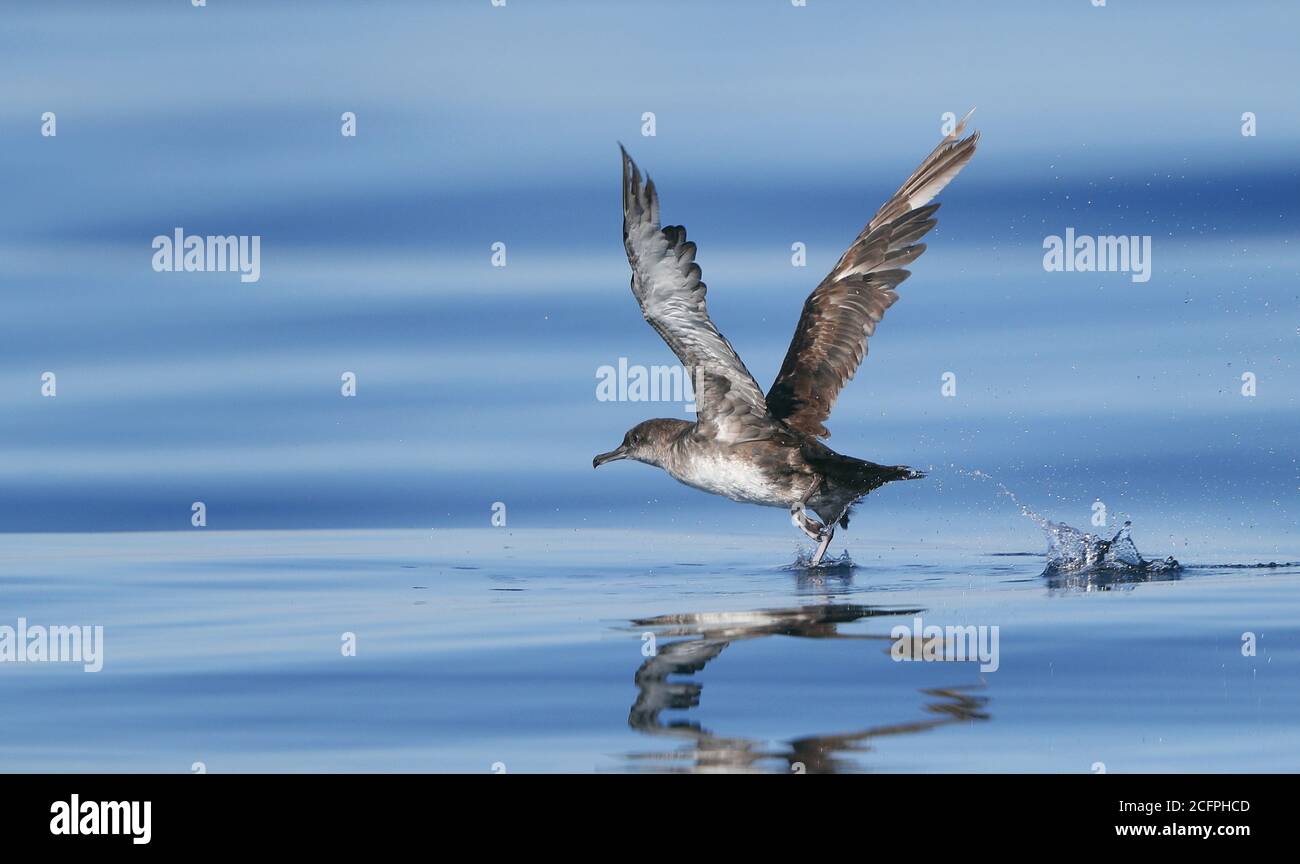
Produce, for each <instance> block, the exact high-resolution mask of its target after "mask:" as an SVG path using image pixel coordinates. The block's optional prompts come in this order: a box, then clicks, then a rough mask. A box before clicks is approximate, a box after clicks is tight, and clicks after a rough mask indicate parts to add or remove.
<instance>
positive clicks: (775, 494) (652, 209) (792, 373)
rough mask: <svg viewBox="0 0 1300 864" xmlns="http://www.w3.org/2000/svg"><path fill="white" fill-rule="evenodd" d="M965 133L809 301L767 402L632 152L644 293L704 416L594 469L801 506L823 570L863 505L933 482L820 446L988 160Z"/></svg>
mask: <svg viewBox="0 0 1300 864" xmlns="http://www.w3.org/2000/svg"><path fill="white" fill-rule="evenodd" d="M966 116H967V117H969V116H970V115H969V114H967V115H966ZM965 128H966V118H963V119H962V122H961V123H959V124H958V125H957V127H956V128H955V129H954V130H953V131H952V132H951V133H950V134H949V135H947V136H945V137H944V139H943V140H942V141H940V142H939V145H938V146H937V147H935V149H934V150H933V151H931V153H930V155H929V156H927V157H925V160H924V161H922V162H921V165H920V167H918V168H917V169H916V171H914V172H912V176H910V177H908V178H907V180H906V182H904V183H903V185H902V187H901V188H899V190H898V191H897V192H895V193H894V195H893V196H892V197H891V198H890V199H889V200H888V201H886V202H885V203H884V206H882V207H881V208H880V210H878V211H877V212H876V215H875V216H874V217H872V219H871V221H870V222H869V223H867V227H865V228H863V229H862V232H861V233H860V234H859V235H858V237H857V239H856V240H854V241H853V244H852V245H850V246H849V248H848V250H847V251H845V253H844V254H843V255H842V256H840V259H839V262H838V263H836V265H835V267H834V269H832V270H831V272H830V274H829V275H828V276H827V277H826V278H825V279H823V280H822V282H821V284H820V285H818V286H817V288H816V289H814V290H813V292H812V294H810V295H809V296H808V299H807V301H806V302H805V303H804V307H803V313H802V315H800V317H799V323H798V325H796V327H795V331H794V338H793V339H792V340H791V341H790V348H789V350H788V351H787V352H786V355H785V362H784V363H783V364H782V366H781V371H780V372H779V373H777V376H776V381H775V382H774V383H773V384H772V388H771V389H770V390H769V391H768V392H767V395H766V396H764V395H763V391H762V389H760V388H759V386H758V383H757V382H756V381H755V380H754V378H753V376H752V375H750V374H749V370H748V369H746V368H745V364H744V363H742V362H741V360H740V357H739V356H738V355H737V354H736V351H735V349H734V348H732V347H731V343H730V342H728V341H727V339H726V337H724V336H723V335H722V333H721V332H719V331H718V328H717V327H716V326H714V324H713V322H712V321H711V320H710V319H709V312H708V309H707V307H706V305H705V299H704V295H705V287H704V283H703V282H702V281H701V280H700V266H699V265H698V264H696V263H695V244H694V243H692V242H690V241H688V240H687V239H686V229H685V228H683V227H682V226H680V225H669V226H668V227H666V228H662V227H660V223H659V195H658V193H657V192H656V191H655V185H654V181H652V180H651V179H650V178H649V177H648V176H647V177H646V180H645V183H644V184H642V182H641V172H640V170H639V169H638V168H637V166H636V164H635V163H634V162H633V161H632V159H631V157H630V156H628V154H627V150H625V149H623V148H622V146H621V145H620V147H619V149H620V150H621V151H622V154H623V245H624V246H625V247H626V249H627V260H628V263H629V264H631V266H632V294H633V295H634V296H635V297H636V299H637V303H639V304H640V305H641V312H642V314H643V315H644V316H645V319H646V321H648V322H649V323H650V326H651V327H653V328H654V329H655V330H656V331H657V332H658V333H659V335H660V336H661V337H663V340H664V341H665V342H667V343H668V347H669V348H671V349H672V351H673V353H674V354H676V355H677V357H678V359H679V360H681V362H682V365H683V366H684V367H685V369H686V370H687V372H688V374H689V376H690V378H691V380H692V381H694V382H696V392H695V400H696V419H695V422H694V423H692V422H690V421H687V420H678V419H657V420H646V421H645V422H643V423H639V424H637V425H636V426H633V427H632V428H631V429H630V430H628V432H627V434H626V435H624V436H623V443H622V444H620V445H619V446H618V447H617V448H616V449H614V450H611V451H610V452H608V453H602V454H600V455H599V456H597V457H596V458H595V459H593V460H592V465H593V467H597V468H598V467H600V466H601V465H603V464H605V463H606V462H613V461H614V460H616V459H635V460H636V461H638V462H645V463H647V464H649V465H654V466H657V467H659V468H662V469H663V470H665V471H667V472H668V473H669V474H670V475H671V476H672V477H674V478H675V479H677V480H679V481H681V482H682V483H685V484H687V485H688V486H694V487H696V488H697V489H702V490H704V491H706V492H712V493H714V494H716V495H724V496H726V497H728V498H730V499H732V500H733V501H741V502H745V503H749V504H761V505H764V506H769V507H788V508H789V510H790V518H791V520H792V521H793V522H794V524H795V525H796V526H797V527H798V528H800V529H801V530H802V531H803V532H804V533H805V534H807V535H808V537H810V538H811V539H812V540H813V541H814V542H816V543H817V544H818V545H817V551H816V552H815V553H814V555H813V557H812V560H811V566H813V567H816V566H818V565H819V564H820V563H821V561H822V557H823V556H824V555H825V554H826V548H827V547H828V546H829V545H830V542H831V537H832V536H834V534H835V526H836V525H837V524H838V525H840V526H841V527H845V528H847V527H848V524H849V515H850V510H851V508H852V507H853V505H854V504H856V503H857V502H858V501H860V500H861V499H862V498H864V497H865V496H866V495H868V494H869V493H870V492H872V491H873V490H875V489H877V488H879V487H880V486H883V485H884V484H886V483H889V482H891V481H893V480H911V479H916V478H919V477H922V476H924V475H922V474H921V472H919V471H915V470H913V469H911V468H908V467H907V466H905V465H877V464H876V463H874V462H867V461H865V460H862V459H855V458H853V457H852V456H844V455H842V454H840V453H836V452H835V451H834V450H832V449H830V448H829V447H827V446H826V445H825V444H823V443H822V441H821V440H820V439H822V438H829V437H830V432H829V431H828V430H827V429H826V427H825V426H824V425H823V422H824V421H825V420H826V418H827V417H828V416H830V412H831V408H832V406H834V404H835V398H836V397H837V396H838V395H839V392H840V390H841V389H843V387H844V385H845V383H846V382H848V381H849V379H851V378H852V377H853V374H854V372H855V371H857V368H858V365H859V364H860V363H861V362H862V358H863V357H864V356H866V353H867V339H868V337H870V336H871V335H872V334H873V333H875V330H876V324H878V323H879V322H880V319H881V318H882V316H883V315H884V314H885V310H886V309H888V308H889V307H890V306H892V305H893V304H894V301H895V300H897V299H898V294H897V292H896V291H895V289H896V288H897V287H898V285H899V283H901V282H902V281H903V280H904V279H906V278H907V277H908V276H909V275H911V274H910V273H909V272H908V271H907V270H905V269H903V268H904V267H905V266H907V265H908V264H910V263H911V262H913V261H915V260H916V259H917V258H918V257H919V256H920V255H921V253H922V252H924V251H925V244H924V243H919V242H917V241H919V240H920V239H921V238H922V237H923V236H925V234H926V233H927V232H928V231H929V230H930V229H931V228H933V227H934V226H935V218H934V214H935V211H936V210H938V209H939V205H938V204H931V203H930V201H931V200H933V199H934V197H935V196H936V195H938V194H939V192H940V191H942V189H943V188H944V187H945V186H947V185H948V183H949V181H951V180H952V178H953V177H956V176H957V174H958V172H960V171H961V169H962V168H964V167H965V166H966V163H968V162H969V161H970V160H971V157H972V156H974V155H975V145H976V143H977V142H978V140H979V133H978V132H976V133H974V134H972V135H970V136H969V137H967V138H962V137H961V135H962V133H963V132H964V131H965ZM809 510H811V511H812V512H813V513H814V514H816V516H817V517H818V518H819V519H820V520H821V521H820V522H819V521H817V520H816V519H813V518H812V517H811V516H809V515H808V512H807V511H809Z"/></svg>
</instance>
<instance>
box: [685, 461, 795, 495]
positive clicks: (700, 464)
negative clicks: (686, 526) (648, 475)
mask: <svg viewBox="0 0 1300 864" xmlns="http://www.w3.org/2000/svg"><path fill="white" fill-rule="evenodd" d="M668 473H669V474H671V475H672V476H673V477H675V478H676V479H677V480H680V481H681V482H682V483H685V484H686V485H687V486H694V487H695V488H696V489H703V490H704V491H705V492H712V493H713V494H715V495H725V496H726V497H728V498H730V499H731V500H733V501H743V502H745V503H747V504H766V505H768V506H770V507H788V506H789V505H790V503H791V502H790V501H788V500H786V499H787V497H788V490H785V489H781V488H778V487H777V486H776V485H774V484H773V483H771V482H770V481H769V480H768V479H767V478H766V477H765V476H764V475H763V474H762V473H760V472H759V471H757V470H755V468H754V465H753V463H751V462H749V461H747V460H745V459H737V458H732V457H728V456H725V455H716V456H709V457H704V458H700V457H697V458H693V459H690V460H689V461H687V462H685V464H677V465H673V466H672V467H670V468H669V469H668Z"/></svg>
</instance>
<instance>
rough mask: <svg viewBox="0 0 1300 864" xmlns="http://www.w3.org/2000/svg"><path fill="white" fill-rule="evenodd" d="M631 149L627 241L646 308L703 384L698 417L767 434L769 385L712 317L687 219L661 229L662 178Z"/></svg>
mask: <svg viewBox="0 0 1300 864" xmlns="http://www.w3.org/2000/svg"><path fill="white" fill-rule="evenodd" d="M619 149H620V150H622V152H623V245H624V246H625V247H627V260H628V263H629V264H631V265H632V293H633V294H634V295H636V299H637V302H638V303H640V304H641V314H643V315H644V316H645V320H646V321H649V322H650V326H651V327H653V328H655V330H656V331H658V333H659V335H660V336H662V337H663V340H664V341H665V342H667V343H668V347H669V348H671V349H673V353H674V354H676V355H677V358H678V359H679V360H681V361H682V365H683V366H684V367H685V369H686V372H687V374H688V375H690V376H691V382H692V384H693V385H694V387H695V404H696V417H697V420H698V422H699V423H700V424H701V426H705V427H708V432H709V433H710V434H711V435H714V436H716V437H717V438H718V439H719V440H722V441H744V440H753V439H756V438H760V437H764V436H765V435H766V434H769V433H770V431H771V430H772V428H773V427H774V426H775V424H773V423H772V421H771V418H769V417H768V413H767V404H766V403H765V402H764V401H763V391H762V390H761V389H760V388H759V386H758V382H756V381H755V380H754V376H752V375H750V374H749V370H748V369H746V368H745V364H744V363H742V362H740V358H739V357H738V356H736V351H735V349H733V348H732V347H731V343H730V342H728V341H727V340H726V338H725V337H724V336H723V335H722V334H721V333H719V332H718V328H717V327H715V326H713V322H712V321H710V320H709V310H708V308H707V307H706V305H705V302H704V293H705V287H704V283H703V282H701V281H700V265H698V264H696V263H695V244H694V243H692V242H690V241H689V240H687V239H686V229H685V228H683V227H682V226H680V225H669V226H668V227H667V228H660V227H659V195H658V193H657V192H655V185H654V181H652V180H650V179H649V178H647V179H646V182H645V184H644V185H643V184H642V183H641V172H640V171H639V170H637V167H636V163H634V162H633V161H632V158H631V157H630V156H628V155H627V151H626V150H623V149H622V147H620V148H619Z"/></svg>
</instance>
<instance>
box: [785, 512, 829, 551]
mask: <svg viewBox="0 0 1300 864" xmlns="http://www.w3.org/2000/svg"><path fill="white" fill-rule="evenodd" d="M790 521H791V522H793V523H794V527H796V528H798V529H799V530H800V531H802V532H803V533H804V534H806V535H808V539H809V540H812V541H813V542H817V541H819V540H821V539H822V532H824V531H825V530H826V526H825V525H823V524H822V523H820V522H818V521H817V520H816V519H813V518H811V517H810V516H809V515H808V514H807V513H805V512H803V504H794V505H792V506H791V507H790Z"/></svg>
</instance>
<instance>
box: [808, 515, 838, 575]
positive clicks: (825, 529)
mask: <svg viewBox="0 0 1300 864" xmlns="http://www.w3.org/2000/svg"><path fill="white" fill-rule="evenodd" d="M834 536H835V526H834V525H829V526H826V525H823V526H822V537H821V542H820V543H818V544H817V551H816V552H815V553H813V559H812V563H811V564H809V565H808V566H809V567H816V566H817V565H819V564H821V563H822V558H824V557H826V547H827V546H830V545H831V538H832V537H834Z"/></svg>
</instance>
